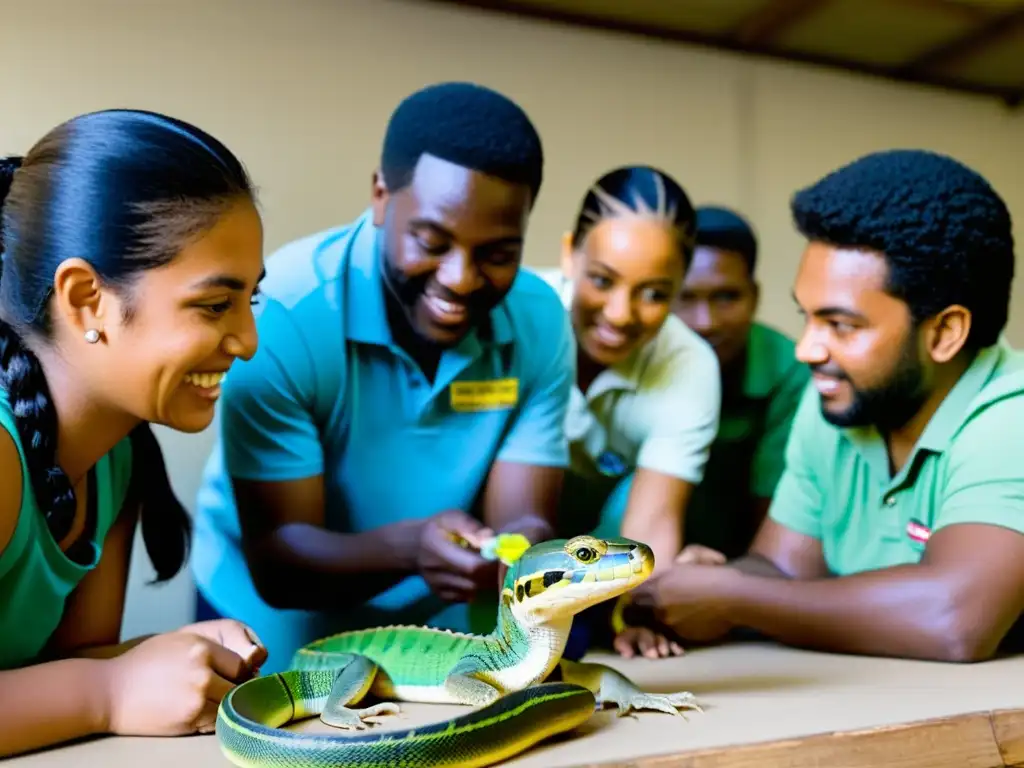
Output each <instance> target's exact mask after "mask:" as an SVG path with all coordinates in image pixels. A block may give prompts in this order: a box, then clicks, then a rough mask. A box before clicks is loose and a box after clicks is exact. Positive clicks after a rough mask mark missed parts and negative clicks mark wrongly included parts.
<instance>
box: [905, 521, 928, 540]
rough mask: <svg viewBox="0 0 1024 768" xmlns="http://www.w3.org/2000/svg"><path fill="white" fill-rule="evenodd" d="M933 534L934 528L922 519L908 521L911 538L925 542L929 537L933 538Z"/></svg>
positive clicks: (908, 534) (908, 531)
mask: <svg viewBox="0 0 1024 768" xmlns="http://www.w3.org/2000/svg"><path fill="white" fill-rule="evenodd" d="M931 535H932V529H931V528H929V527H928V526H926V525H925V524H924V523H922V522H921V521H920V520H911V521H910V522H909V523H907V536H909V537H910V538H911V540H913V541H916V542H918V543H920V544H924V543H926V542H927V541H928V539H929V538H931Z"/></svg>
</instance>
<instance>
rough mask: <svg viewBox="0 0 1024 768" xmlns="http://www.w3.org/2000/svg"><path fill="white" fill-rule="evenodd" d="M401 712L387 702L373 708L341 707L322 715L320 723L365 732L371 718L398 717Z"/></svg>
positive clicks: (396, 706) (325, 711) (393, 704)
mask: <svg viewBox="0 0 1024 768" xmlns="http://www.w3.org/2000/svg"><path fill="white" fill-rule="evenodd" d="M401 711H402V710H401V708H400V707H399V706H398V705H397V704H395V703H394V702H391V701H385V702H382V703H380V704H374V705H373V706H372V707H364V708H362V709H348V708H347V707H339V708H338V709H335V710H333V711H331V712H328V711H327V710H324V711H323V712H322V713H321V714H320V721H321V722H322V723H324V724H325V725H329V726H331V727H333V728H341V729H342V730H349V729H353V730H357V731H363V730H366V728H367V722H368V721H370V720H371V718H377V717H380V716H381V715H397V714H398V713H399V712H401Z"/></svg>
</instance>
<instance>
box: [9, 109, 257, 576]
mask: <svg viewBox="0 0 1024 768" xmlns="http://www.w3.org/2000/svg"><path fill="white" fill-rule="evenodd" d="M240 197H244V198H249V199H250V200H251V199H253V197H254V192H253V189H252V186H251V184H250V181H249V178H248V175H247V173H246V171H245V169H244V168H243V166H242V165H241V163H240V162H239V161H238V160H237V159H236V158H235V156H234V155H232V154H231V152H230V151H229V150H228V149H227V148H226V147H225V146H224V145H223V144H221V143H220V142H219V141H217V140H216V139H215V138H213V137H212V136H210V135H208V134H206V133H204V132H202V131H200V130H199V129H198V128H196V127H194V126H191V125H189V124H187V123H184V122H182V121H179V120H175V119H173V118H169V117H165V116H163V115H159V114H155V113H152V112H143V111H136V110H105V111H102V112H93V113H88V114H85V115H80V116H78V117H76V118H73V119H72V120H69V121H67V122H65V123H63V124H61V125H59V126H57V127H56V128H55V129H53V130H52V131H50V132H49V133H48V134H47V135H46V136H44V137H43V138H42V139H41V140H40V141H39V142H37V143H36V145H35V146H34V147H33V148H32V149H31V150H30V151H29V153H28V154H27V155H25V156H24V157H23V158H21V157H9V158H6V159H4V160H2V161H0V386H2V388H3V389H4V390H5V391H6V393H7V397H8V399H9V402H10V405H11V409H12V411H13V413H14V419H15V424H16V427H17V431H18V437H19V439H20V441H21V444H22V448H23V450H24V451H25V455H26V458H27V463H28V475H29V477H30V479H31V484H32V493H33V495H34V497H35V499H36V503H37V505H38V507H39V508H40V510H42V512H43V515H44V518H45V520H46V524H47V526H48V528H49V530H50V532H51V533H52V535H53V537H54V538H55V539H56V540H57V541H60V540H62V539H63V538H64V537H65V536H67V534H68V533H69V531H70V529H71V526H72V524H73V522H74V517H75V509H76V499H75V493H74V489H73V488H72V486H71V483H70V481H69V480H68V477H67V475H66V474H65V473H64V471H63V470H62V469H61V467H60V466H59V465H58V464H57V460H56V453H57V445H56V442H57V433H58V429H57V427H58V425H57V412H56V408H55V407H54V404H53V401H52V399H51V397H50V391H49V387H48V385H47V381H46V376H45V374H44V372H43V368H42V365H41V364H40V362H39V359H38V358H37V356H36V355H35V354H33V352H32V350H31V348H30V344H27V343H26V339H31V340H32V341H33V343H46V342H47V341H48V339H49V337H50V335H51V333H52V327H51V318H50V311H49V305H50V297H51V295H52V284H53V275H54V272H55V270H56V268H57V266H58V265H59V264H60V263H61V262H62V261H63V260H64V259H66V258H68V257H70V256H72V255H73V256H78V257H81V258H84V259H85V260H87V261H88V262H89V263H90V265H91V266H92V267H93V268H94V269H95V270H96V271H97V272H98V273H99V275H100V277H101V278H102V279H103V280H104V281H105V282H107V283H108V284H109V285H111V286H115V287H117V286H122V287H125V286H128V285H129V284H130V282H131V280H132V279H133V278H134V277H135V276H136V275H137V274H138V273H139V272H140V271H141V270H144V269H150V268H154V267H158V266H162V265H164V264H166V263H168V262H169V261H170V260H171V259H173V258H174V257H175V256H176V255H177V253H178V251H179V250H180V249H181V248H182V247H183V245H184V244H185V240H186V239H187V238H189V237H192V236H193V235H195V234H196V233H197V232H202V231H204V230H206V229H207V228H209V227H210V226H212V225H213V224H214V223H215V221H216V220H217V218H218V217H219V216H220V215H221V214H222V213H223V211H224V210H226V208H227V207H228V206H229V205H231V204H233V203H234V202H235V201H237V200H238V199H239V198H240ZM125 298H126V301H127V303H128V304H129V306H128V309H127V310H126V315H127V316H128V317H130V316H131V315H132V310H131V307H130V298H131V297H130V295H129V296H126V297H125ZM129 437H130V442H131V447H132V477H131V481H130V485H129V490H128V494H129V503H133V504H136V505H137V507H138V509H139V513H140V522H141V528H142V537H143V542H144V544H145V547H146V551H147V553H148V554H149V558H150V561H151V562H152V564H153V566H154V570H155V571H156V581H166V580H167V579H170V578H172V577H173V576H174V575H175V574H176V573H177V572H178V571H179V570H180V569H181V567H182V566H183V565H184V563H185V560H186V558H187V555H188V548H189V541H190V538H191V523H190V519H189V516H188V514H187V512H186V511H185V509H184V507H183V506H182V505H181V502H180V501H179V500H178V498H177V497H176V496H175V494H174V491H173V489H172V487H171V484H170V480H169V478H168V476H167V470H166V467H165V465H164V460H163V454H162V452H161V450H160V446H159V443H158V442H157V439H156V436H155V435H154V434H153V432H152V429H151V428H150V425H149V424H148V423H147V422H142V423H141V424H140V425H139V426H138V427H136V428H135V430H134V431H133V432H132V433H131V435H130V436H129Z"/></svg>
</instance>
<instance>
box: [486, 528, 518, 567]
mask: <svg viewBox="0 0 1024 768" xmlns="http://www.w3.org/2000/svg"><path fill="white" fill-rule="evenodd" d="M529 548H530V540H529V539H528V538H526V537H525V536H523V534H521V533H499V534H498V535H497V536H495V537H494V538H493V539H490V540H489V541H487V542H486V543H485V544H484V545H483V547H482V548H481V549H480V554H482V555H483V556H484V557H486V558H487V559H488V560H501V562H503V563H504V564H505V565H512V564H513V563H514V562H516V561H517V560H518V559H519V558H520V557H522V556H523V553H524V552H525V551H526V550H528V549H529Z"/></svg>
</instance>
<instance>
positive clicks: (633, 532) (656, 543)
mask: <svg viewBox="0 0 1024 768" xmlns="http://www.w3.org/2000/svg"><path fill="white" fill-rule="evenodd" d="M622 535H623V536H625V537H626V538H627V539H633V540H634V541H639V542H642V543H644V544H646V545H647V546H649V547H650V548H651V551H652V552H654V573H655V574H660V573H663V572H664V571H665V570H666V569H668V568H671V567H672V563H673V562H674V561H675V559H676V557H677V556H678V555H679V551H680V550H681V549H682V547H683V540H682V539H683V535H682V526H681V525H680V521H679V514H678V512H675V511H673V510H667V509H664V510H658V511H655V512H654V513H653V514H646V513H645V514H644V515H643V516H642V517H641V516H639V515H630V514H629V513H628V512H627V514H626V519H625V520H623V523H622Z"/></svg>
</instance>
